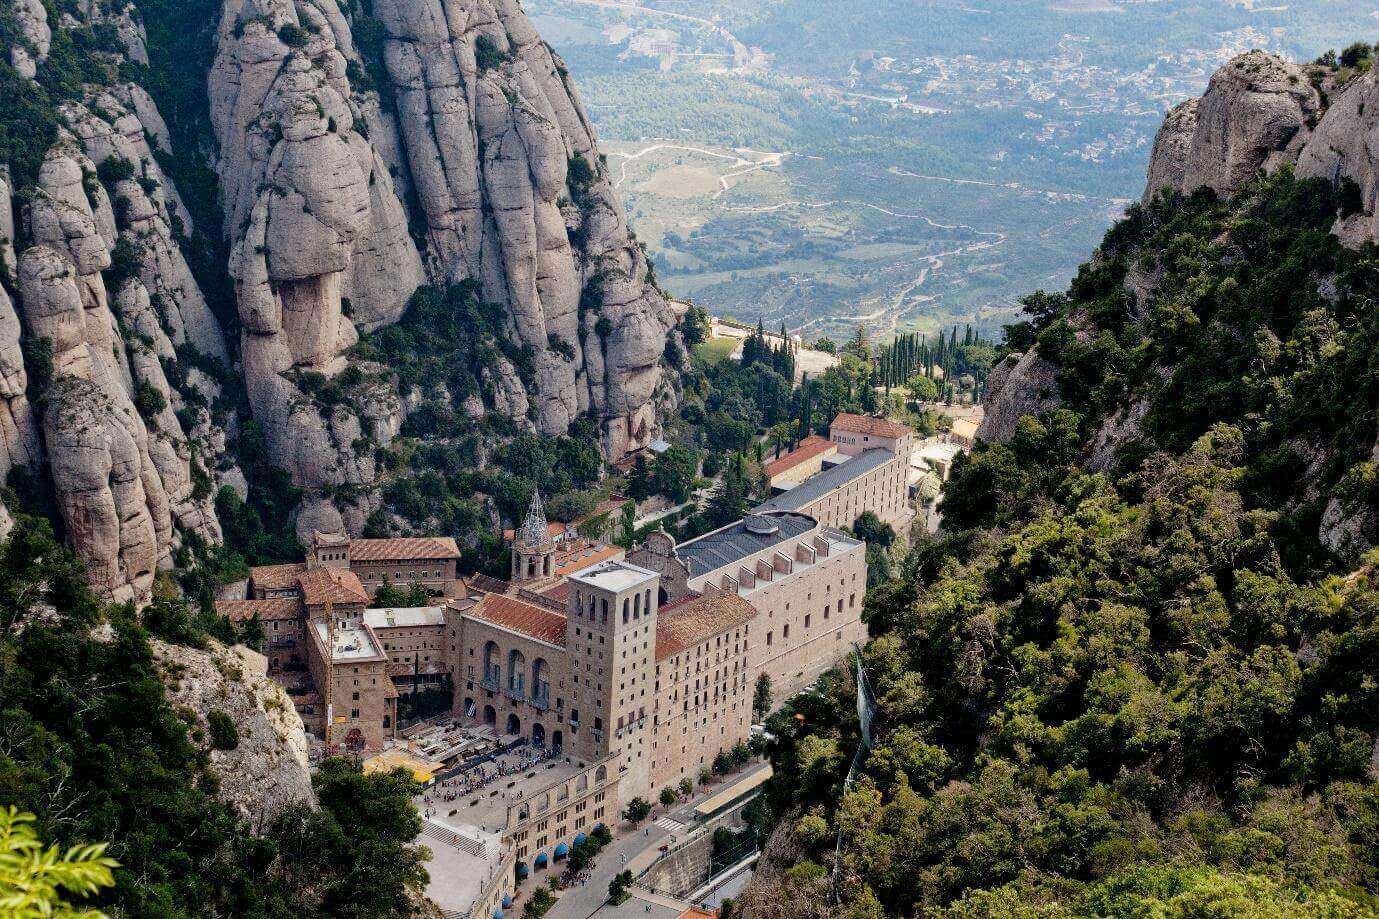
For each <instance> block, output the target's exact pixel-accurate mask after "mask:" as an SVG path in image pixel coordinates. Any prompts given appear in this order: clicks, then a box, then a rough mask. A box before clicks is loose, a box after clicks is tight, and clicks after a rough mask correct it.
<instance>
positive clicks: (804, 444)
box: [764, 434, 838, 479]
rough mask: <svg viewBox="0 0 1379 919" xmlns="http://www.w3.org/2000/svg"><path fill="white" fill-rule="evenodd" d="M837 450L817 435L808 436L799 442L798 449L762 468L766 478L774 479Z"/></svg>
mask: <svg viewBox="0 0 1379 919" xmlns="http://www.w3.org/2000/svg"><path fill="white" fill-rule="evenodd" d="M837 449H838V446H837V444H835V443H834V442H833V441H831V440H829V439H828V438H826V437H820V436H819V435H818V434H810V435H809V436H808V437H806V438H805V439H804V440H802V441H800V445H799V446H798V447H796V448H795V449H793V450H791V451H790V452H789V453H786V454H785V455H783V456H781V457H780V458H779V459H774V460H772V461H771V462H769V463H767V464H766V466H765V467H764V468H765V470H766V477H767V478H771V479H774V478H775V477H776V476H778V475H780V474H781V473H782V472H786V471H788V470H790V469H794V468H795V467H796V466H798V465H799V464H800V463H804V462H808V461H809V460H812V459H814V457H816V456H822V455H823V454H825V453H828V452H829V451H830V450H837Z"/></svg>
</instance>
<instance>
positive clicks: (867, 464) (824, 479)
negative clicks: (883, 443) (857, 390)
mask: <svg viewBox="0 0 1379 919" xmlns="http://www.w3.org/2000/svg"><path fill="white" fill-rule="evenodd" d="M894 458H895V454H894V453H892V452H891V451H890V450H887V449H884V448H882V447H875V448H873V449H871V450H863V451H862V452H861V453H859V454H858V455H857V456H854V457H853V458H852V459H850V460H848V461H847V462H846V463H839V464H838V465H837V466H833V467H831V468H829V469H825V470H824V471H823V472H820V473H816V474H815V475H811V476H810V477H809V478H807V479H805V480H804V481H803V482H801V483H800V484H798V485H796V486H795V487H794V488H792V489H790V490H789V491H787V492H785V493H784V494H779V495H776V496H775V497H774V498H772V499H770V500H769V501H766V502H763V503H762V504H758V505H757V506H756V508H755V511H756V513H758V514H765V513H769V512H770V511H797V510H799V509H800V508H802V507H804V506H805V505H807V504H812V503H813V502H815V501H817V500H818V499H820V498H822V497H823V496H824V495H826V494H828V493H829V492H831V491H835V490H837V489H839V488H842V487H843V486H844V485H846V484H847V483H849V482H851V481H853V480H854V479H860V478H861V477H862V476H864V475H866V474H867V473H868V472H871V471H872V470H873V469H875V468H877V467H878V466H882V465H884V464H885V463H886V462H887V461H889V460H891V459H894Z"/></svg>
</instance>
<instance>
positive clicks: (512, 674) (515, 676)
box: [508, 648, 527, 734]
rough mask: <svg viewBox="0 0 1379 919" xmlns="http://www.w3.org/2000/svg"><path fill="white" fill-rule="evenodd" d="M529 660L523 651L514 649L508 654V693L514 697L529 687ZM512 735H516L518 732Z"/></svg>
mask: <svg viewBox="0 0 1379 919" xmlns="http://www.w3.org/2000/svg"><path fill="white" fill-rule="evenodd" d="M526 671H527V659H526V658H525V657H524V656H523V655H522V652H521V651H518V650H517V649H516V648H513V649H512V651H510V652H509V653H508V691H509V692H511V693H513V694H514V695H518V696H520V695H522V694H523V692H524V691H525V687H526V685H527V673H526ZM510 733H513V734H516V733H517V732H516V731H511V732H510Z"/></svg>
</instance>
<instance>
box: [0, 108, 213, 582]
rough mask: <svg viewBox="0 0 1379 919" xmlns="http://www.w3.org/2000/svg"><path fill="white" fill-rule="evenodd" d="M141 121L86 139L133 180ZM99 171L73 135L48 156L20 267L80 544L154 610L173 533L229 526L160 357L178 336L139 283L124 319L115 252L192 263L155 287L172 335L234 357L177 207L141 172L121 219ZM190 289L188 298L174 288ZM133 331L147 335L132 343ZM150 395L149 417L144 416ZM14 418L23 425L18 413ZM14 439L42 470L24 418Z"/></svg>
mask: <svg viewBox="0 0 1379 919" xmlns="http://www.w3.org/2000/svg"><path fill="white" fill-rule="evenodd" d="M105 101H109V102H112V103H113V101H114V100H105ZM129 119H133V116H132V115H129V114H128V113H124V114H122V115H120V116H118V117H117V118H116V119H115V123H114V129H113V130H112V131H107V132H104V133H101V132H96V131H94V130H93V131H90V132H88V136H87V141H88V144H89V145H90V147H91V149H92V150H93V151H94V152H97V153H101V154H104V155H105V159H104V160H102V163H103V164H104V163H111V162H116V161H118V162H123V163H126V166H127V169H133V168H134V167H133V165H132V163H131V162H130V161H129V160H126V159H125V158H124V157H126V156H131V157H133V158H134V161H136V162H143V160H142V159H141V157H144V156H147V150H146V148H144V151H143V152H140V151H138V150H134V151H133V152H130V151H129V150H128V149H125V148H124V147H122V145H120V144H118V143H116V142H115V141H114V139H113V138H114V137H122V138H125V139H126V140H128V138H130V137H134V136H138V137H139V138H140V140H139V142H140V143H142V131H137V132H136V130H135V128H134V126H133V125H132V124H129V123H128V120H129ZM69 120H70V122H71V123H72V124H74V125H79V126H85V127H88V128H90V127H91V122H93V121H94V120H96V119H94V118H92V117H91V116H90V114H89V112H84V111H83V112H78V111H72V112H69ZM121 121H125V122H126V124H125V125H124V128H123V130H121V128H120V122H121ZM102 123H104V122H102ZM136 146H137V145H136ZM147 161H148V162H150V163H151V162H152V160H151V157H148V160H147ZM154 168H156V167H154ZM96 173H97V169H96V166H95V164H94V163H93V162H92V161H91V159H90V158H89V157H88V156H87V155H86V153H85V152H84V150H83V148H82V146H79V145H78V142H77V139H76V138H75V137H70V136H69V137H67V138H65V139H63V140H62V141H61V142H60V143H59V144H58V145H57V146H55V147H54V148H53V149H52V150H51V151H49V154H48V156H47V157H46V159H45V160H44V162H43V165H42V167H41V168H40V170H39V174H38V182H37V185H36V186H35V188H34V189H33V192H32V194H31V195H30V196H29V200H28V203H27V205H26V207H25V210H24V220H25V225H26V229H27V233H26V235H27V237H28V238H29V239H30V240H31V241H32V243H33V245H30V246H29V247H28V248H26V249H24V251H23V252H21V253H20V254H19V256H18V271H17V289H18V292H19V296H20V303H21V306H22V312H23V319H24V324H25V327H26V329H27V332H28V334H29V335H30V336H31V337H32V338H33V339H35V340H36V341H39V342H45V343H46V344H45V345H44V348H45V350H46V352H47V353H50V354H51V370H50V371H49V372H50V373H51V377H52V379H51V382H50V383H49V385H48V387H47V391H46V392H45V394H44V398H43V399H42V404H41V406H40V414H41V416H42V421H41V426H42V429H43V432H44V441H45V442H46V443H47V446H48V451H47V452H48V468H49V471H50V473H51V476H52V481H53V488H54V492H55V494H56V497H57V502H58V506H59V508H60V509H61V512H62V516H63V522H64V524H65V527H66V530H67V533H68V537H69V540H70V541H71V543H72V546H73V548H74V549H75V550H76V551H77V553H78V555H80V556H81V557H82V558H83V560H84V561H85V562H86V563H87V565H88V570H89V571H90V574H91V577H92V581H93V583H94V584H96V586H97V587H98V588H100V589H101V590H103V591H105V592H106V593H108V594H109V595H110V596H112V597H114V598H116V599H133V600H136V601H143V600H145V599H147V598H148V596H149V591H150V589H151V587H152V582H153V574H154V571H155V569H156V568H157V567H158V566H160V565H168V564H170V563H171V556H172V551H173V549H174V548H175V547H176V544H177V541H178V537H177V534H176V532H175V529H174V522H175V523H176V524H177V525H178V526H179V527H180V528H181V529H182V530H184V531H195V532H196V533H197V534H198V535H199V536H201V537H203V538H206V539H209V540H216V539H218V538H219V536H220V529H219V524H218V522H217V521H216V519H215V514H214V511H213V509H212V508H211V506H210V503H209V501H210V493H209V489H202V490H201V491H200V492H199V493H198V491H197V489H196V487H195V485H194V483H193V476H192V469H191V461H192V457H191V448H190V446H189V444H188V441H187V438H186V435H185V434H184V432H183V431H182V429H181V423H180V422H179V420H178V418H177V416H176V415H175V414H174V413H173V410H172V399H171V396H172V393H171V388H170V387H169V385H168V381H167V378H166V376H165V374H164V371H163V367H162V363H161V362H160V360H159V353H158V352H159V350H160V348H161V351H162V352H163V353H164V355H165V356H169V357H170V356H171V352H172V350H173V348H172V339H171V338H170V337H169V334H168V332H166V331H165V330H164V328H163V324H162V323H161V322H159V321H158V319H157V318H156V317H154V316H152V315H151V314H152V312H153V311H152V307H151V302H150V299H149V295H148V292H147V289H146V288H145V287H144V286H143V282H142V280H140V278H139V277H134V276H131V277H127V278H121V279H120V282H119V283H120V287H119V290H118V291H116V294H115V304H114V305H115V307H116V309H114V310H112V303H111V299H110V294H109V292H108V291H107V288H106V283H105V276H104V274H103V272H106V271H107V270H110V269H111V268H112V252H114V251H115V250H116V247H117V243H120V242H124V243H125V245H126V246H127V249H126V250H125V251H126V252H127V253H130V254H131V257H133V258H134V259H136V260H138V259H139V256H138V255H137V254H136V253H139V252H143V251H145V243H144V240H149V241H151V242H152V244H153V246H154V247H157V248H161V249H162V251H163V253H164V257H165V258H166V259H167V260H168V262H169V264H170V265H174V264H175V265H178V266H180V268H181V274H180V275H178V274H175V273H174V272H173V271H171V270H170V271H169V272H168V273H167V274H166V275H157V276H156V284H157V285H158V288H159V290H160V294H161V292H166V293H167V294H168V303H169V304H170V305H169V306H168V308H167V312H168V314H169V316H171V317H175V318H173V319H171V320H170V321H169V323H168V325H169V326H170V327H171V334H172V335H173V336H176V337H178V338H181V339H182V340H183V341H184V342H185V341H186V340H187V337H188V334H189V330H195V331H196V333H197V335H198V340H199V341H201V342H202V344H203V345H204V346H205V347H206V348H208V349H210V351H211V352H212V353H215V352H217V351H218V352H219V354H220V355H223V354H224V348H223V344H221V342H220V339H219V337H218V327H217V326H216V325H215V323H214V320H213V319H212V318H211V317H210V316H209V313H208V311H207V309H206V306H205V303H204V300H202V299H201V297H200V293H199V291H195V284H194V283H193V282H192V281H191V279H190V274H189V272H187V271H186V266H185V263H183V262H181V259H180V254H178V255H174V253H177V248H176V246H175V245H174V244H173V243H172V242H171V239H170V237H169V235H168V230H167V224H166V220H165V219H164V218H165V217H166V216H167V215H168V214H169V213H170V210H169V209H170V205H169V203H168V202H167V200H165V199H163V198H162V197H161V195H159V193H158V188H159V186H158V184H157V180H156V179H153V178H149V177H148V176H145V177H144V178H145V179H146V181H148V182H149V183H150V184H149V189H151V190H152V191H151V192H146V191H145V189H144V187H143V186H142V185H140V184H139V183H137V182H134V181H131V179H132V177H133V175H134V173H132V172H131V173H129V178H121V179H120V180H119V181H116V182H114V183H113V184H114V186H115V191H116V193H117V196H118V197H117V200H118V201H119V202H120V208H119V210H120V211H121V216H119V217H117V215H116V208H115V207H114V205H113V203H112V200H111V196H110V192H109V191H107V189H106V187H105V185H104V184H103V183H102V182H101V181H99V180H98V179H97V177H96ZM116 174H119V175H125V171H119V172H117V173H116ZM150 195H152V198H150ZM155 224H156V226H155ZM144 270H145V271H147V270H148V268H147V266H145V267H144ZM179 283H180V284H181V285H184V287H183V288H182V289H177V288H176V285H178V284H179ZM193 291H195V294H194V296H190V295H189V294H191V293H192V292H193ZM184 308H185V314H184V312H183V309H184ZM117 312H118V313H119V316H118V318H117V316H116V313H117ZM127 329H133V330H135V334H132V335H129V336H128V337H126V331H125V330H127ZM11 377H12V378H13V375H11ZM140 393H142V394H143V395H142V396H141V402H143V404H144V406H145V408H144V411H145V412H146V413H147V414H148V417H147V418H145V417H143V416H142V415H141V413H140V411H139V410H138V409H136V408H135V404H134V398H135V396H136V394H140ZM21 399H22V396H19V395H17V396H15V397H13V398H11V399H10V401H9V405H10V408H11V412H12V417H16V418H20V419H22V417H23V416H22V410H23V408H24V405H23V404H22V402H21ZM15 409H19V410H20V411H21V414H20V415H18V416H15V415H13V411H14V410H15ZM15 429H16V432H17V433H16V436H15V439H14V440H13V442H12V443H13V446H11V447H9V448H7V451H6V452H7V453H9V454H10V455H11V456H14V457H16V458H17V459H18V460H22V461H23V462H25V463H26V464H27V463H31V462H32V461H33V460H34V459H35V458H36V456H37V455H38V449H37V445H36V444H35V443H34V442H33V437H32V435H31V434H28V431H30V430H31V429H32V426H31V425H30V426H29V427H28V428H26V427H25V426H24V424H23V422H22V421H18V422H17V423H16V425H15Z"/></svg>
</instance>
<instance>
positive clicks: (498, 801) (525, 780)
mask: <svg viewBox="0 0 1379 919" xmlns="http://www.w3.org/2000/svg"><path fill="white" fill-rule="evenodd" d="M525 749H526V748H524V747H518V748H517V750H513V751H510V752H508V753H504V754H502V755H500V756H499V757H498V758H497V759H494V760H490V761H488V762H486V763H483V764H482V766H481V767H479V768H482V769H483V770H485V771H486V772H488V773H490V774H491V773H493V772H494V771H495V770H496V769H497V763H499V762H502V763H504V764H514V763H516V762H518V756H517V754H518V753H519V752H520V751H523V750H525ZM583 768H585V767H583V766H580V765H577V764H576V763H573V762H567V761H566V760H565V759H564V757H561V758H559V759H550V760H546V761H545V762H542V763H537V764H536V765H534V766H529V767H527V768H525V769H523V770H521V771H520V772H517V773H515V774H513V775H500V776H498V777H496V778H493V779H490V780H489V781H488V782H486V783H485V784H484V786H483V787H482V788H479V789H477V790H475V791H471V792H468V793H466V794H459V795H457V797H456V798H455V800H453V801H446V800H444V796H445V795H446V794H447V793H448V792H451V791H456V790H457V787H456V786H450V787H447V786H445V785H444V784H443V783H442V784H441V785H439V786H438V787H436V788H433V789H431V791H430V795H431V800H432V801H433V802H435V801H436V796H437V795H440V796H441V800H440V801H439V803H433V805H432V806H433V807H435V808H436V810H437V812H438V814H439V815H441V816H443V817H444V818H445V819H446V820H447V821H449V822H450V823H453V824H456V825H462V826H464V825H467V826H472V827H475V828H477V829H479V830H480V831H483V832H486V833H498V832H501V831H502V830H503V828H504V827H505V826H506V825H507V820H508V805H510V804H516V803H518V802H519V801H531V799H532V797H533V796H534V795H535V794H536V793H537V792H539V791H541V790H542V789H544V788H546V787H547V786H549V785H552V784H554V783H556V782H562V781H564V780H565V779H568V778H570V777H572V776H574V775H577V774H578V773H579V772H580V771H581V770H582V769H583ZM472 773H473V770H471V774H472ZM456 778H458V776H456ZM534 810H535V808H534V805H533V813H534ZM555 810H556V808H555V807H554V806H552V807H551V811H552V812H554V811H555Z"/></svg>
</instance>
